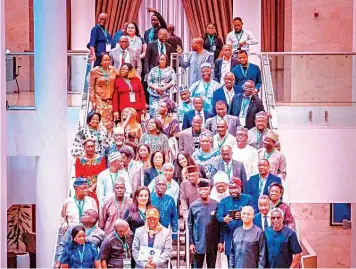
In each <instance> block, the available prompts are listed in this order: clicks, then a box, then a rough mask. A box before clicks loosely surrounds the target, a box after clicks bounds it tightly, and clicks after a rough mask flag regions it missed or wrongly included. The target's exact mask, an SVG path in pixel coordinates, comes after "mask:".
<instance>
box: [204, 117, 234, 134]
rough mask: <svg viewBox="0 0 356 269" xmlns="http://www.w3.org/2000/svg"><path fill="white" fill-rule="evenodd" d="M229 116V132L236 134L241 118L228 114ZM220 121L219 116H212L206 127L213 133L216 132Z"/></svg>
mask: <svg viewBox="0 0 356 269" xmlns="http://www.w3.org/2000/svg"><path fill="white" fill-rule="evenodd" d="M226 116H227V125H228V130H227V131H228V133H229V134H231V135H233V136H236V128H237V126H240V125H241V123H240V120H239V118H238V117H236V116H232V115H226ZM217 121H218V116H215V117H212V118H210V119H208V120H207V121H206V123H205V128H206V129H208V130H209V131H210V132H212V133H213V135H215V134H216V123H217Z"/></svg>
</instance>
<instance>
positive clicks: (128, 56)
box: [110, 35, 142, 76]
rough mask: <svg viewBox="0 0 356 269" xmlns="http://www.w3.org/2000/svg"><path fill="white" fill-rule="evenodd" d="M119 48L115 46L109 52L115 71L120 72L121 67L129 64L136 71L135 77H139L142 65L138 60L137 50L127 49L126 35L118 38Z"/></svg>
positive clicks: (127, 40) (138, 53) (127, 39)
mask: <svg viewBox="0 0 356 269" xmlns="http://www.w3.org/2000/svg"><path fill="white" fill-rule="evenodd" d="M118 43H119V46H116V48H114V49H113V50H111V51H110V56H111V59H112V61H113V63H114V67H115V69H116V70H117V71H119V70H120V68H121V65H123V64H124V63H130V64H132V66H133V67H134V68H135V70H136V75H137V76H140V75H141V72H142V63H141V59H140V52H139V50H135V49H132V48H130V47H129V38H128V36H126V35H123V36H121V37H120V40H119V42H118Z"/></svg>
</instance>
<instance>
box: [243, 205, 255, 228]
mask: <svg viewBox="0 0 356 269" xmlns="http://www.w3.org/2000/svg"><path fill="white" fill-rule="evenodd" d="M254 215H255V210H254V209H253V207H251V206H244V207H243V208H242V210H241V220H242V222H243V224H244V225H249V224H251V223H252V220H253V217H254Z"/></svg>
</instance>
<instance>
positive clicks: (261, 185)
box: [258, 176, 267, 195]
mask: <svg viewBox="0 0 356 269" xmlns="http://www.w3.org/2000/svg"><path fill="white" fill-rule="evenodd" d="M259 177H260V183H259V187H258V189H259V193H260V195H262V193H261V192H263V190H262V187H263V185H264V181H265V180H264V179H263V178H262V177H261V176H259ZM266 181H267V180H266Z"/></svg>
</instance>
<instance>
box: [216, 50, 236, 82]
mask: <svg viewBox="0 0 356 269" xmlns="http://www.w3.org/2000/svg"><path fill="white" fill-rule="evenodd" d="M222 54H223V57H222V58H221V59H217V60H216V61H215V68H214V80H216V81H217V82H219V83H221V85H223V84H224V77H225V75H226V73H227V72H231V70H232V69H233V68H234V67H235V66H237V65H238V64H239V62H238V60H237V59H235V58H232V57H231V56H232V46H231V45H224V46H223V48H222Z"/></svg>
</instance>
